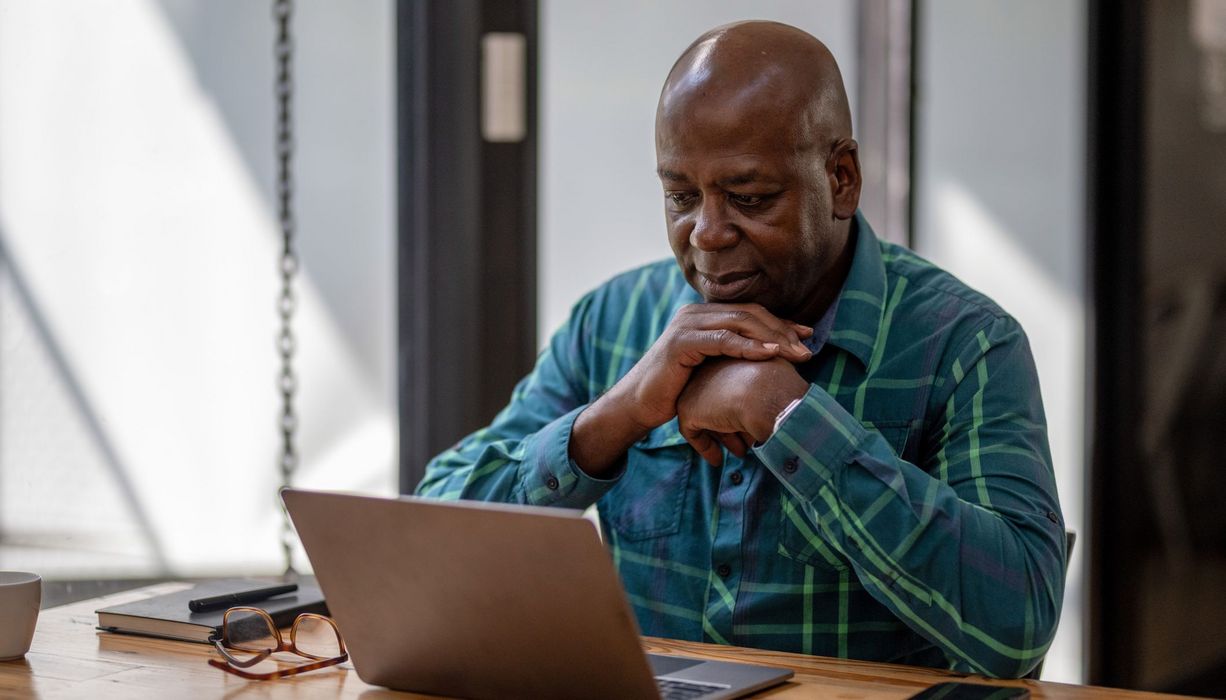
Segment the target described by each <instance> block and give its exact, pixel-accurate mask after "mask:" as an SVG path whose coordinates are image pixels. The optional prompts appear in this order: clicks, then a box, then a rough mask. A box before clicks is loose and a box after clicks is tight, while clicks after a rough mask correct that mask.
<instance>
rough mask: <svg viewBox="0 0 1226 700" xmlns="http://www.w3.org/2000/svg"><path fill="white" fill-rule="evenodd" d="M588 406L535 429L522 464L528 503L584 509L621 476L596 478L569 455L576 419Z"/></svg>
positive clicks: (619, 474) (523, 481) (522, 475)
mask: <svg viewBox="0 0 1226 700" xmlns="http://www.w3.org/2000/svg"><path fill="white" fill-rule="evenodd" d="M585 408H587V406H586V405H584V406H580V407H579V408H576V409H574V410H573V411H571V412H570V413H567V414H565V415H563V416H561V417H560V418H557V419H555V420H553V421H552V422H551V423H549V424H548V425H546V426H545V427H544V428H541V429H540V430H539V431H537V433H536V435H535V438H536V439H535V440H534V446H533V449H532V451H531V456H530V458H529V459H525V460H524V461H523V463H522V464H521V469H522V472H521V477H522V483H523V488H524V493H525V495H526V496H527V503H528V504H530V505H535V506H553V507H561V508H578V509H581V510H582V509H584V508H587V507H588V506H590V505H592V504H593V503H595V502H596V501H598V500H600V497H601V496H603V495H605V493H606V492H607V491H608V490H609V489H611V488H613V485H614V484H616V483H617V482H618V480H619V479H620V478H621V472H618V474H617V476H615V477H613V478H611V479H598V478H596V477H594V476H591V475H590V474H588V473H587V472H585V471H583V470H582V469H581V468H580V467H579V465H578V464H576V463H575V461H574V460H573V459H571V458H570V435H571V429H572V428H573V427H574V425H575V419H576V418H578V417H579V414H580V413H582V412H583V410H584V409H585Z"/></svg>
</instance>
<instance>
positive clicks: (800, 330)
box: [792, 321, 813, 338]
mask: <svg viewBox="0 0 1226 700" xmlns="http://www.w3.org/2000/svg"><path fill="white" fill-rule="evenodd" d="M792 328H793V329H795V330H796V334H797V335H799V336H800V337H801V338H812V337H813V329H812V328H810V327H809V326H805V325H802V324H799V323H796V322H794V321H793V322H792Z"/></svg>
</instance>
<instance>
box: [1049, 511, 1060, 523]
mask: <svg viewBox="0 0 1226 700" xmlns="http://www.w3.org/2000/svg"><path fill="white" fill-rule="evenodd" d="M1047 519H1048V520H1050V521H1052V522H1053V523H1055V524H1057V525H1059V524H1060V516H1059V515H1056V511H1054V510H1049V511H1047Z"/></svg>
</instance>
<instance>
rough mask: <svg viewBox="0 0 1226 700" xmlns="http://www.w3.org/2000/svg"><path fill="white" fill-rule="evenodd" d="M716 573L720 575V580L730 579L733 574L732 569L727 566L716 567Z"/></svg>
mask: <svg viewBox="0 0 1226 700" xmlns="http://www.w3.org/2000/svg"><path fill="white" fill-rule="evenodd" d="M715 573H717V574H719V577H720V578H728V577H729V576H730V575H731V574H732V567H731V566H728V565H727V564H720V565H719V566H717V567H715Z"/></svg>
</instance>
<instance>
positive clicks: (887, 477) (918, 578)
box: [418, 214, 1065, 676]
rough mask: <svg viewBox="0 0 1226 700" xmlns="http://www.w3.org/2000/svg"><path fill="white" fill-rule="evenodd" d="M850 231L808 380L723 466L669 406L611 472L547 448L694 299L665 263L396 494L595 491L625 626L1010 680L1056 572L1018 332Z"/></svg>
mask: <svg viewBox="0 0 1226 700" xmlns="http://www.w3.org/2000/svg"><path fill="white" fill-rule="evenodd" d="M853 233H854V234H855V235H856V242H855V246H856V249H855V256H854V260H853V263H852V267H851V271H850V273H849V274H848V278H847V280H846V282H845V283H844V286H843V289H842V292H841V294H840V296H839V298H838V301H837V304H836V305H835V306H833V307H832V308H831V311H830V313H828V314H827V318H826V319H824V321H823V323H821V324H819V327H818V332H817V333H816V334H815V337H814V339H812V340H811V341H810V342H811V344H812V345H811V348H812V349H815V350H816V351H817V352H815V354H814V356H813V358H812V359H811V360H810V361H808V362H806V363H804V364H802V365H800V366H799V367H798V369H799V371H800V373H801V375H802V376H803V377H804V378H805V379H807V380H808V381H809V382H810V388H809V391H808V393H807V394H806V395H805V396H804V399H803V400H802V402H801V403H800V404H799V405H798V406H797V407H796V408H795V409H794V410H793V411H792V412H791V413H790V414H789V415H788V416H787V418H786V419H785V420H784V421H783V422H782V424H781V425H780V426H779V429H778V430H777V431H776V433H775V434H774V435H773V436H772V437H771V438H770V439H769V440H767V441H766V442H765V443H763V444H761V445H759V446H756V447H755V448H754V449H753V450H752V452H751V453H750V454H749V455H747V456H746V458H745V459H743V460H742V459H738V458H737V457H736V456H734V455H731V454H727V455H726V456H725V464H724V466H723V467H722V468H717V467H713V466H711V465H709V464H707V463H706V462H704V461H703V460H702V458H701V457H699V456H698V454H697V453H696V452H694V450H693V449H692V448H690V446H689V445H688V444H687V443H686V442H685V440H684V439H683V438H682V437H681V435H680V434H679V433H678V430H677V422H676V419H674V420H673V421H672V422H670V423H667V424H665V425H663V426H661V427H659V428H658V429H656V430H653V431H652V432H651V433H650V434H649V435H647V437H646V438H645V439H643V440H641V441H640V442H639V443H637V444H635V445H634V446H633V447H632V448H631V450H630V451H629V454H628V455H627V456H626V464H625V465H624V469H623V471H622V472H621V473H620V476H618V477H616V478H613V479H609V480H602V479H594V478H592V477H590V476H587V475H586V474H585V473H584V472H583V471H581V470H580V469H579V468H578V466H577V465H576V464H574V463H573V462H572V461H571V460H570V459H569V457H568V446H567V443H568V440H569V438H570V431H571V426H572V424H573V423H574V420H575V417H576V416H577V415H578V414H579V412H581V411H582V410H583V409H584V407H585V406H587V405H588V404H589V403H591V402H592V401H594V400H595V399H596V398H597V397H598V396H600V395H601V393H603V392H604V391H606V390H608V389H609V388H610V387H611V386H613V384H614V383H616V382H617V380H618V379H619V378H621V377H622V376H623V375H625V374H626V372H628V371H629V370H630V368H631V367H632V366H633V365H634V363H635V362H636V361H638V359H639V358H640V357H641V356H642V355H643V354H644V353H645V352H646V351H647V349H648V348H649V347H650V346H651V344H652V343H653V342H654V341H655V339H656V338H657V337H659V335H660V333H661V332H662V331H663V329H664V328H665V326H666V325H667V324H668V322H669V321H670V320H671V319H672V317H673V315H674V313H675V312H676V311H677V309H678V308H679V307H681V306H682V305H685V304H690V303H698V302H701V301H702V300H701V298H700V297H699V296H698V295H697V293H695V292H694V290H693V289H691V288H690V287H689V286H688V284H686V282H685V279H684V277H683V276H682V275H681V272H680V270H679V269H678V267H677V265H676V264H675V263H674V262H673V261H671V260H668V261H661V262H658V263H654V264H651V265H647V266H645V267H642V268H639V269H637V270H633V271H631V272H628V273H625V274H622V275H620V276H618V277H616V278H614V279H613V280H611V281H609V282H608V283H606V284H605V285H603V286H601V287H600V288H598V289H596V290H595V291H593V292H591V293H590V294H588V295H587V296H585V297H584V298H583V299H581V300H580V301H579V302H578V304H576V306H575V307H574V310H573V312H572V314H571V317H570V319H569V321H568V322H567V323H566V325H565V326H563V327H562V328H561V329H560V330H559V331H558V332H557V333H556V334H555V335H554V336H553V338H552V340H551V341H550V343H549V346H548V347H547V348H546V349H545V350H544V351H543V352H542V353H541V355H540V357H539V359H538V360H537V364H536V367H535V369H534V370H533V371H532V373H531V374H529V375H528V376H527V377H526V378H525V379H524V380H523V381H522V382H520V384H519V385H518V386H517V387H516V388H515V391H514V394H513V396H512V399H511V403H510V405H508V406H507V407H506V408H505V409H504V410H503V411H502V412H501V413H499V414H498V416H497V417H496V418H495V419H494V422H493V423H492V424H490V426H489V427H487V428H484V429H482V430H479V431H477V432H475V433H473V434H472V435H469V436H468V437H466V438H464V439H463V440H462V441H460V442H459V443H458V444H457V445H456V446H455V447H453V448H452V449H450V450H448V451H446V452H444V453H443V454H441V455H439V456H438V457H436V458H435V459H434V460H432V461H431V462H430V464H429V466H428V468H427V472H426V476H425V478H424V479H423V481H422V483H421V484H420V485H419V487H418V493H420V494H422V495H426V496H432V497H438V498H450V499H455V498H464V499H480V500H491V501H507V502H515V503H527V504H533V505H546V506H564V507H570V508H586V507H588V506H590V505H592V504H596V506H597V509H598V512H599V517H600V523H601V529H602V532H603V534H604V538H605V542H606V544H607V546H608V548H609V550H610V553H611V555H612V557H613V560H614V562H615V564H616V567H617V569H618V571H619V573H620V575H621V577H622V582H623V584H624V586H625V589H626V592H627V595H628V597H629V599H630V602H631V604H632V606H633V608H634V611H635V614H636V616H637V618H638V622H639V626H640V628H641V629H642V631H643V633H644V634H650V635H656V636H663V637H672V638H677V639H690V640H701V641H707V642H717V643H721V644H735V645H740V646H749V647H760V648H767V649H778V650H784V651H792V652H803V653H806V654H819V655H823V656H835V657H846V658H857V659H869V660H877V661H889V662H897V663H907V664H916V665H924V666H937V667H945V668H953V669H956V670H961V671H968V672H975V673H983V674H987V675H991V676H1021V675H1024V674H1025V673H1027V672H1029V671H1030V670H1031V669H1032V668H1033V667H1034V666H1035V665H1036V664H1037V663H1038V662H1039V661H1040V660H1041V659H1042V657H1043V655H1044V653H1046V651H1047V648H1048V646H1049V645H1050V643H1051V640H1052V637H1053V635H1054V634H1055V629H1056V623H1057V621H1058V619H1059V616H1060V606H1061V602H1062V598H1063V591H1064V573H1065V552H1064V548H1065V539H1064V525H1063V518H1062V516H1061V513H1060V504H1059V502H1058V500H1057V496H1056V482H1055V476H1054V474H1053V472H1052V466H1051V456H1050V453H1049V450H1048V445H1047V435H1046V423H1045V418H1044V415H1043V407H1042V401H1041V399H1040V396H1039V383H1038V378H1037V375H1036V372H1035V367H1034V362H1033V360H1032V358H1031V353H1030V348H1029V345H1028V343H1027V341H1026V337H1025V335H1024V334H1023V332H1022V329H1021V327H1020V326H1019V325H1018V323H1017V322H1016V321H1015V320H1014V319H1013V318H1012V317H1010V316H1008V315H1007V314H1005V313H1004V312H1003V311H1002V310H1001V309H1000V308H999V307H997V306H996V305H995V304H994V303H993V302H992V301H991V300H989V299H987V298H986V297H984V296H983V295H982V294H979V293H978V292H975V291H974V290H972V289H969V288H968V287H966V286H965V285H964V284H962V283H961V282H960V281H958V280H957V279H956V278H954V277H953V276H951V275H949V274H948V273H946V272H943V271H942V270H940V269H938V268H937V267H935V266H934V265H932V264H931V263H929V262H927V261H925V260H923V259H921V258H919V257H917V256H916V255H914V254H913V253H911V252H910V251H908V250H906V249H904V248H901V247H898V246H895V245H892V244H890V243H885V242H882V241H879V240H878V239H877V238H876V236H874V234H873V232H872V230H871V228H869V226H868V224H867V223H866V222H865V221H864V219H863V218H862V217H861V216H860V215H859V214H857V215H856V219H855V223H854V225H853ZM558 555H559V556H560V557H564V556H565V552H559V553H558Z"/></svg>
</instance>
